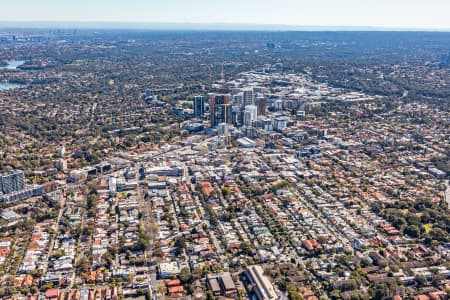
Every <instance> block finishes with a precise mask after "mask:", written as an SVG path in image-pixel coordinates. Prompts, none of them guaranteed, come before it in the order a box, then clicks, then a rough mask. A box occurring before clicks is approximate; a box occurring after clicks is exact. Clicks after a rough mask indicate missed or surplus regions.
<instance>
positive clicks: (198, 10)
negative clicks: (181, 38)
mask: <svg viewBox="0 0 450 300" xmlns="http://www.w3.org/2000/svg"><path fill="white" fill-rule="evenodd" d="M5 21H22V22H23V21H64V22H80V21H82V22H133V23H136V22H138V23H233V24H280V25H299V26H357V27H361V26H364V27H365V26H369V27H384V28H422V29H450V0H0V22H5Z"/></svg>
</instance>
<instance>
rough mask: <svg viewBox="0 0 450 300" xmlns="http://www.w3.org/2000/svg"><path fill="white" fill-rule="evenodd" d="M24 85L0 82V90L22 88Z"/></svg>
mask: <svg viewBox="0 0 450 300" xmlns="http://www.w3.org/2000/svg"><path fill="white" fill-rule="evenodd" d="M25 86H26V85H23V84H19V83H10V82H0V91H6V90H13V89H20V88H24V87H25Z"/></svg>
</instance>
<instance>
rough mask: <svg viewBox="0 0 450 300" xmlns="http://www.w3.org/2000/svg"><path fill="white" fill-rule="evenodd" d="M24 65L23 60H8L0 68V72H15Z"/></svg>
mask: <svg viewBox="0 0 450 300" xmlns="http://www.w3.org/2000/svg"><path fill="white" fill-rule="evenodd" d="M24 63H25V61H24V60H10V61H7V65H6V66H4V67H0V70H17V68H18V67H20V66H21V65H23V64H24Z"/></svg>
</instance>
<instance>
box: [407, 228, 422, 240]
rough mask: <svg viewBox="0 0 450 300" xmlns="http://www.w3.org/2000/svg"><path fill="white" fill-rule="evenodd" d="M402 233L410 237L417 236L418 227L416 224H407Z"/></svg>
mask: <svg viewBox="0 0 450 300" xmlns="http://www.w3.org/2000/svg"><path fill="white" fill-rule="evenodd" d="M404 233H405V234H407V235H409V236H410V237H413V238H417V237H419V235H420V229H419V227H418V226H417V225H408V226H406V228H405V230H404Z"/></svg>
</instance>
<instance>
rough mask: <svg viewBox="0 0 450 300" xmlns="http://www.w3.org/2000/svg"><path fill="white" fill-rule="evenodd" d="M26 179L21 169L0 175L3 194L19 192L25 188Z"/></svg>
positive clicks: (0, 187) (0, 188) (0, 189)
mask: <svg viewBox="0 0 450 300" xmlns="http://www.w3.org/2000/svg"><path fill="white" fill-rule="evenodd" d="M24 179H25V176H24V174H23V171H20V170H16V171H13V172H10V173H5V174H2V175H0V191H1V192H2V193H3V194H10V193H13V192H19V191H21V190H23V189H25V182H24Z"/></svg>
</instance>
